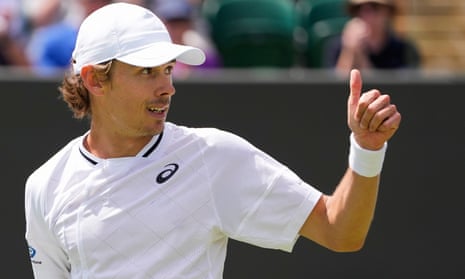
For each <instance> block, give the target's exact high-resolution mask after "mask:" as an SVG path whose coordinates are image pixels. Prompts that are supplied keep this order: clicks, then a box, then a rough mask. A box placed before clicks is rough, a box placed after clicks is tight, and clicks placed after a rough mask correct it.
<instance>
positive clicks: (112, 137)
mask: <svg viewBox="0 0 465 279" xmlns="http://www.w3.org/2000/svg"><path fill="white" fill-rule="evenodd" d="M152 138H153V135H147V136H138V137H134V136H126V135H121V134H116V133H115V134H105V133H99V132H98V131H96V130H93V129H91V130H90V132H89V134H88V136H87V137H86V138H85V139H84V146H85V148H86V149H87V150H88V151H89V152H90V153H92V154H94V155H95V156H97V157H99V158H102V159H109V158H121V157H132V156H135V155H137V153H139V152H140V150H141V149H142V148H143V147H144V146H145V145H147V143H148V142H149V141H150V140H151V139H152Z"/></svg>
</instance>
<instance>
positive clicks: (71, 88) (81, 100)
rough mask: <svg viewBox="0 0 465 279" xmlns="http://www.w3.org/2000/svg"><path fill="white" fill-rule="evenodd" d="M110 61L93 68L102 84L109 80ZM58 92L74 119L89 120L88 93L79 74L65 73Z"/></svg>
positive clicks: (90, 113)
mask: <svg viewBox="0 0 465 279" xmlns="http://www.w3.org/2000/svg"><path fill="white" fill-rule="evenodd" d="M112 61H113V60H110V61H107V62H104V63H101V64H98V65H94V66H93V67H94V70H95V71H94V72H95V74H96V75H97V78H98V79H99V80H100V81H102V82H104V81H107V80H109V79H110V77H111V75H110V70H111V64H112ZM58 90H59V91H60V92H61V98H62V99H63V101H64V102H65V103H67V104H68V107H69V109H70V110H71V111H72V112H73V116H74V118H77V119H82V118H84V117H88V118H91V116H92V110H91V105H90V93H89V90H88V89H87V88H86V87H85V86H84V83H83V81H82V77H81V75H80V74H75V73H73V72H72V71H70V72H68V73H66V74H65V77H64V78H63V82H62V83H61V86H60V87H58Z"/></svg>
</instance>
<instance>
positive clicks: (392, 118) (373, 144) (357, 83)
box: [347, 70, 401, 150]
mask: <svg viewBox="0 0 465 279" xmlns="http://www.w3.org/2000/svg"><path fill="white" fill-rule="evenodd" d="M361 92H362V76H361V74H360V71H358V70H352V71H351V72H350V96H349V99H348V102H347V113H348V116H347V120H348V125H349V128H350V129H351V130H352V133H353V134H354V138H355V140H356V141H357V143H358V144H359V145H360V146H361V147H362V148H365V149H369V150H378V149H380V148H382V147H383V145H384V143H385V142H386V141H388V140H389V139H390V138H391V137H392V136H393V135H394V134H395V132H396V131H397V129H398V128H399V125H400V121H401V115H400V113H399V112H398V111H397V108H396V106H395V105H394V104H391V100H390V97H389V95H386V94H381V92H380V91H379V90H376V89H373V90H370V91H367V92H365V93H363V94H361Z"/></svg>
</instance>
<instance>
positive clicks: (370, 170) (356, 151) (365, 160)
mask: <svg viewBox="0 0 465 279" xmlns="http://www.w3.org/2000/svg"><path fill="white" fill-rule="evenodd" d="M386 148H387V143H384V146H383V147H382V148H381V149H379V150H368V149H364V148H362V147H361V146H360V145H358V143H357V141H355V138H354V135H353V134H351V135H350V152H349V167H350V168H351V169H352V170H353V171H355V172H356V173H358V174H359V175H361V176H366V177H374V176H377V175H378V174H380V173H381V170H382V168H383V162H384V155H385V154H386Z"/></svg>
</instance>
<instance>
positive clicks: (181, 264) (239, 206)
mask: <svg viewBox="0 0 465 279" xmlns="http://www.w3.org/2000/svg"><path fill="white" fill-rule="evenodd" d="M85 136H86V135H83V136H81V137H79V138H76V139H74V140H73V141H71V142H70V143H69V144H68V145H66V146H65V147H64V148H63V149H62V150H60V151H59V152H58V153H57V154H56V155H54V156H53V157H52V158H51V159H50V160H49V161H47V162H46V163H45V164H44V165H42V166H41V167H40V168H38V169H37V170H36V171H35V172H34V173H33V174H32V175H31V176H30V177H29V178H28V180H27V183H26V200H25V204H26V221H27V229H26V239H27V241H28V243H29V245H30V248H29V250H30V255H31V261H32V266H33V271H34V275H35V278H37V279H55V278H56V279H58V278H61V279H62V278H73V279H75V278H89V279H90V278H99V279H103V278H112V279H123V278H127V279H129V278H131V279H138V278H141V279H142V278H144V279H149V278H192V279H193V278H199V279H200V278H203V279H204V278H211V279H219V278H222V276H223V267H224V261H225V257H226V248H227V241H228V239H229V238H232V239H236V240H239V241H243V242H247V243H250V244H252V245H257V246H261V247H265V248H271V249H280V250H284V251H289V252H290V251H291V250H292V248H293V246H294V244H295V242H296V240H297V239H298V236H299V235H298V232H299V229H300V228H301V226H302V225H303V223H304V222H305V220H306V218H307V217H308V215H309V214H310V212H311V211H312V209H313V208H314V206H315V204H316V203H317V201H318V200H319V198H320V196H321V193H320V192H319V191H318V190H316V189H315V188H314V187H312V186H310V185H308V184H306V183H305V182H304V181H302V180H301V179H300V178H299V177H298V176H297V175H296V174H295V173H294V172H292V171H291V170H289V169H288V168H287V167H286V166H284V165H282V164H281V163H279V162H278V161H276V160H275V159H273V158H272V157H270V156H269V155H267V154H266V153H264V152H262V151H260V150H258V149H257V148H255V147H254V146H252V145H251V144H250V143H248V142H247V141H246V140H244V139H243V138H240V137H238V136H236V135H233V134H231V133H229V132H225V131H221V130H218V129H213V128H188V127H183V126H178V125H175V124H172V123H166V124H165V129H164V131H163V133H162V134H160V135H157V136H155V137H154V138H153V139H152V141H151V142H149V143H148V144H147V145H146V147H144V148H143V149H142V150H141V151H140V152H139V154H137V155H136V156H134V157H126V158H114V159H100V158H97V157H95V156H93V155H92V154H90V153H89V152H88V151H87V150H86V149H85V148H84V147H83V139H84V137H85Z"/></svg>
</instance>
